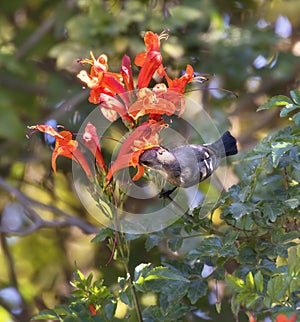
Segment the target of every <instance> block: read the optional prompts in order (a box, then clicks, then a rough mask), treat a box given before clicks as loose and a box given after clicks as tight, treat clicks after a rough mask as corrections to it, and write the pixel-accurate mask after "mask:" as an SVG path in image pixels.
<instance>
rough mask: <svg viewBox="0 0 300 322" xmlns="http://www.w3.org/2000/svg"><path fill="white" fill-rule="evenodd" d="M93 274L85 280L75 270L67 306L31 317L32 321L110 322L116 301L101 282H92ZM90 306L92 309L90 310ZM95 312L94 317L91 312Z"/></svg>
mask: <svg viewBox="0 0 300 322" xmlns="http://www.w3.org/2000/svg"><path fill="white" fill-rule="evenodd" d="M92 280H93V274H92V273H90V274H89V275H88V277H87V278H85V277H84V275H83V274H82V272H81V271H80V270H79V269H78V268H76V269H75V271H74V281H73V282H71V285H72V286H73V287H75V288H76V290H75V291H73V292H72V293H71V294H72V297H71V299H70V303H69V304H65V305H59V306H56V307H55V308H54V309H53V310H45V311H42V312H40V313H39V314H37V315H35V316H34V317H33V320H48V319H55V320H56V319H57V320H59V321H64V322H68V321H74V322H75V321H82V322H85V321H95V322H96V321H97V322H100V321H101V322H102V321H112V319H113V316H114V313H115V310H116V301H115V300H114V297H113V294H112V293H111V291H110V290H109V289H108V288H107V287H106V286H104V285H103V282H104V281H103V280H102V279H98V280H96V281H95V282H92ZM91 306H92V309H91ZM94 311H95V313H96V312H97V313H98V315H97V316H96V315H95V314H93V312H94Z"/></svg>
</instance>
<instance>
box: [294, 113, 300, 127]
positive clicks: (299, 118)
mask: <svg viewBox="0 0 300 322" xmlns="http://www.w3.org/2000/svg"><path fill="white" fill-rule="evenodd" d="M293 121H294V122H295V125H296V126H300V112H298V113H296V114H294V115H293Z"/></svg>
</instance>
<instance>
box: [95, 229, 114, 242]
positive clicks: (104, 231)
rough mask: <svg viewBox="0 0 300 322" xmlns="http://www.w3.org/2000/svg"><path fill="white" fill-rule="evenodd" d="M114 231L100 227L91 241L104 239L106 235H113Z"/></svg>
mask: <svg viewBox="0 0 300 322" xmlns="http://www.w3.org/2000/svg"><path fill="white" fill-rule="evenodd" d="M113 236H114V231H113V230H111V229H110V228H102V229H100V230H99V233H97V235H96V236H95V237H94V238H93V239H92V240H91V242H92V243H99V242H102V241H103V240H105V239H106V238H107V237H113Z"/></svg>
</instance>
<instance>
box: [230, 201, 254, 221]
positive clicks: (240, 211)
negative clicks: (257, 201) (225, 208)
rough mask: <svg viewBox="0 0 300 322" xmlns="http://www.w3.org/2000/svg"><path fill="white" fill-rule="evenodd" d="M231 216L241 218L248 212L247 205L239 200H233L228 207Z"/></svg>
mask: <svg viewBox="0 0 300 322" xmlns="http://www.w3.org/2000/svg"><path fill="white" fill-rule="evenodd" d="M229 210H230V212H231V214H232V217H233V218H234V219H236V220H239V219H241V218H242V217H243V216H245V215H247V214H248V213H249V210H250V209H249V208H248V207H247V205H245V204H244V203H241V202H233V203H232V204H231V206H230V207H229Z"/></svg>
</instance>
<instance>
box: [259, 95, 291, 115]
mask: <svg viewBox="0 0 300 322" xmlns="http://www.w3.org/2000/svg"><path fill="white" fill-rule="evenodd" d="M292 103H293V102H292V100H291V99H290V98H289V97H287V96H284V95H278V96H274V97H271V98H270V99H269V100H268V101H267V102H266V103H264V104H263V105H261V106H260V107H259V108H258V109H257V110H256V111H257V112H258V111H262V110H268V109H270V108H271V107H274V106H285V105H288V104H292Z"/></svg>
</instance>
